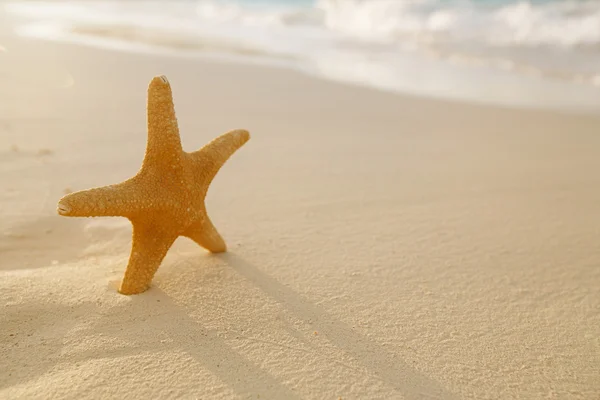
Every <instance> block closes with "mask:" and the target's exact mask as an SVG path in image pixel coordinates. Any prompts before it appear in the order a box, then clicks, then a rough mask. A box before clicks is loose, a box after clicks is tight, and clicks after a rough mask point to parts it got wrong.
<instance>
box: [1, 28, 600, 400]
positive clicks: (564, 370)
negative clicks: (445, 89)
mask: <svg viewBox="0 0 600 400" xmlns="http://www.w3.org/2000/svg"><path fill="white" fill-rule="evenodd" d="M0 45H2V46H4V47H5V48H6V51H2V52H0V88H1V95H0V218H1V220H0V221H1V222H0V224H1V225H0V398H2V399H87V398H90V399H91V398H94V399H98V398H105V399H108V398H122V397H127V398H140V399H142V398H161V399H167V398H182V399H230V398H241V399H258V398H260V399H300V398H302V399H338V398H342V399H367V398H368V399H426V398H432V399H510V398H523V399H540V398H555V399H595V398H599V397H600V379H599V377H600V289H599V288H600V268H599V262H600V247H598V243H599V241H600V228H599V227H600V213H599V212H598V210H599V205H600V157H599V156H598V149H600V118H599V117H597V116H586V115H568V114H563V113H558V112H548V111H536V110H511V109H501V108H493V107H484V106H476V105H468V104H459V103H448V102H442V101H435V100H429V99H418V98H413V97H405V96H401V95H396V94H391V93H382V92H377V91H372V90H367V89H362V88H358V87H349V86H344V85H340V84H335V83H329V82H324V81H319V80H316V79H312V78H310V77H307V76H304V75H301V74H297V73H294V72H291V71H286V70H281V69H273V68H268V67H264V66H250V65H241V64H228V63H225V62H220V61H215V60H213V61H211V60H199V59H191V58H178V57H159V56H153V55H150V54H127V53H123V52H113V51H109V50H101V49H93V48H87V47H80V46H75V45H67V44H57V43H42V42H34V41H32V42H29V41H25V40H22V39H17V38H15V37H13V36H11V35H9V34H7V32H2V34H0ZM158 74H166V75H167V76H168V77H169V79H170V81H171V84H172V86H173V90H174V95H175V103H176V109H177V115H178V118H179V124H180V128H181V133H182V140H183V146H184V149H186V150H187V151H190V150H195V149H197V148H199V147H201V146H202V145H204V144H205V143H206V142H208V141H209V140H211V139H212V138H213V137H215V136H217V135H219V134H221V133H224V132H226V131H227V130H229V129H234V128H245V129H248V130H249V131H250V132H251V134H252V139H251V140H250V142H248V143H247V144H246V145H245V146H244V148H242V149H241V150H240V151H239V152H237V153H236V154H235V155H234V156H233V157H232V158H231V159H230V160H229V162H228V163H227V164H226V165H225V167H224V168H223V169H222V170H221V172H220V173H219V174H218V175H217V178H216V179H215V181H214V182H213V184H212V186H211V189H210V191H209V194H208V198H207V207H208V211H209V214H210V215H211V218H212V219H213V222H214V223H215V225H216V226H217V227H218V229H219V231H220V232H221V234H222V235H223V236H224V238H225V240H226V241H227V243H228V245H229V248H230V251H229V252H228V253H226V254H222V255H209V254H208V253H206V251H204V250H203V249H202V248H200V247H198V246H197V245H195V244H194V243H193V242H191V241H189V240H187V239H184V238H180V239H179V240H178V241H177V242H176V243H175V245H174V247H173V248H172V249H171V251H170V252H169V254H168V256H167V258H166V259H165V261H164V262H163V265H162V266H161V268H160V269H159V271H158V273H157V275H156V277H155V279H154V283H153V286H152V288H151V289H150V290H149V291H148V292H146V293H144V294H142V295H137V296H131V297H127V296H123V295H120V294H118V293H117V291H116V287H117V284H118V282H119V281H120V279H121V277H122V275H123V272H124V268H125V265H126V262H127V258H128V255H129V249H130V240H131V238H130V235H131V226H130V225H129V223H128V221H127V220H123V219H119V218H99V219H76V218H64V217H59V216H58V215H57V214H56V211H55V207H56V202H57V201H58V199H59V198H60V197H61V196H62V195H63V194H64V193H65V191H69V190H80V189H85V188H89V187H93V186H98V185H105V184H110V183H116V182H119V181H121V180H123V179H126V178H128V177H130V176H132V175H133V174H135V172H136V171H137V169H138V168H139V166H140V163H141V160H142V157H143V152H144V147H145V141H146V137H145V95H146V93H145V90H146V86H147V84H148V81H149V80H150V79H151V77H153V76H155V75H158Z"/></svg>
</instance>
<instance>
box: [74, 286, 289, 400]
mask: <svg viewBox="0 0 600 400" xmlns="http://www.w3.org/2000/svg"><path fill="white" fill-rule="evenodd" d="M118 296H122V295H118ZM191 314H192V313H191V312H190V310H188V309H186V308H185V307H183V306H182V305H181V304H178V303H177V302H176V301H175V300H173V299H172V298H171V297H170V296H169V295H167V294H166V293H165V292H164V291H162V290H161V289H160V288H159V287H157V286H153V287H151V288H150V289H149V290H148V291H146V292H145V293H144V294H142V295H136V296H130V297H128V298H127V301H125V302H123V303H121V304H119V305H117V306H114V307H112V308H110V309H109V310H108V311H105V312H103V313H102V315H101V316H100V317H99V318H97V320H96V321H95V322H94V323H93V324H91V325H90V326H89V328H87V329H86V330H84V332H82V335H94V336H95V337H98V336H101V337H108V338H112V339H117V341H119V342H121V343H122V346H121V347H119V348H114V347H110V348H95V349H91V350H84V351H81V352H77V353H76V355H75V356H74V357H71V358H70V359H69V362H70V363H72V362H85V361H89V360H90V359H95V358H103V359H104V358H120V357H126V356H136V355H143V354H157V357H158V353H164V352H178V353H185V354H187V355H189V356H190V357H191V358H193V359H194V361H195V362H197V363H198V365H200V366H202V367H204V368H205V369H206V370H208V371H210V372H211V373H212V374H213V375H214V376H216V377H218V378H219V379H220V380H221V381H222V382H223V383H224V384H225V385H226V386H227V387H228V388H230V389H231V390H233V391H234V392H235V393H236V394H237V395H238V396H240V397H243V398H247V397H248V396H250V395H252V397H253V398H254V396H255V395H257V394H261V395H264V392H265V390H267V391H268V394H269V396H271V397H272V398H282V399H291V400H294V399H300V397H299V396H298V394H297V393H295V392H293V391H292V390H291V389H289V388H288V387H286V386H285V385H283V384H282V383H281V382H279V381H277V379H276V378H275V377H273V376H272V375H270V374H268V373H267V372H265V371H264V370H263V369H261V368H260V367H259V366H258V365H255V364H254V363H252V362H251V361H249V360H248V359H246V358H244V357H243V356H241V355H240V354H239V353H238V352H237V351H236V350H235V349H233V348H232V347H231V346H230V345H229V344H227V342H226V341H225V339H224V338H223V337H221V335H220V334H219V332H217V331H215V330H213V329H208V328H206V327H204V326H203V325H202V324H201V323H199V322H198V321H197V320H196V319H194V318H193V317H192V316H191ZM124 315H128V316H134V318H132V319H124V318H123V316H124ZM112 346H114V345H112ZM166 372H167V371H165V375H167V374H166ZM172 372H173V373H177V371H172ZM158 379H161V378H160V377H158ZM164 384H165V385H168V384H169V382H168V381H166V380H165V383H164ZM265 387H266V388H267V389H265ZM188 395H190V396H191V395H196V396H199V397H202V398H204V395H205V393H203V392H200V393H188Z"/></svg>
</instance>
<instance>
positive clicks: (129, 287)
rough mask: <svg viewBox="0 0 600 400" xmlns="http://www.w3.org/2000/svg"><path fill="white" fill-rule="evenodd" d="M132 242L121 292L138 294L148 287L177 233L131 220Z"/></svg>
mask: <svg viewBox="0 0 600 400" xmlns="http://www.w3.org/2000/svg"><path fill="white" fill-rule="evenodd" d="M132 223H133V244H132V247H131V254H130V256H129V263H128V264H127V269H126V270H125V276H124V277H123V281H122V282H121V286H120V288H119V292H120V293H121V294H126V295H130V294H138V293H142V292H144V291H146V290H147V289H148V288H149V287H150V283H151V282H152V278H154V274H155V273H156V271H157V270H158V267H159V266H160V263H161V262H162V260H163V258H164V257H165V255H166V254H167V251H168V250H169V248H171V246H172V245H173V242H175V239H177V236H178V235H177V234H176V233H174V232H172V231H169V230H165V229H164V228H161V226H160V225H155V224H152V223H148V222H133V221H132Z"/></svg>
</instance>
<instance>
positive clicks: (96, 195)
mask: <svg viewBox="0 0 600 400" xmlns="http://www.w3.org/2000/svg"><path fill="white" fill-rule="evenodd" d="M147 108H148V109H147V112H148V143H147V146H146V154H145V156H144V161H143V163H142V167H141V169H140V170H139V172H138V173H137V174H136V175H135V176H134V177H132V178H130V179H128V180H126V181H124V182H122V183H119V184H115V185H110V186H105V187H100V188H93V189H89V190H83V191H80V192H76V193H71V194H69V195H67V196H65V197H63V198H62V199H61V200H60V201H59V202H58V210H57V211H58V213H59V214H60V215H63V216H68V217H107V216H119V217H126V218H128V219H129V220H130V221H131V223H132V225H133V244H132V248H131V255H130V257H129V263H128V264H127V269H126V271H125V276H124V278H123V281H122V282H121V286H120V288H119V292H120V293H122V294H127V295H130V294H137V293H142V292H144V291H146V290H147V289H148V288H149V287H150V283H151V282H152V278H153V277H154V274H155V273H156V271H157V269H158V267H159V266H160V264H161V262H162V260H163V258H164V257H165V255H166V254H167V251H168V250H169V248H170V247H171V245H172V244H173V242H175V239H177V238H178V237H179V236H186V237H188V238H190V239H192V240H194V241H195V242H196V243H198V244H199V245H200V246H202V247H204V248H205V249H207V250H208V251H210V252H213V253H219V252H224V251H226V245H225V242H224V241H223V239H222V238H221V236H220V235H219V233H218V232H217V230H216V229H215V227H214V226H213V224H212V223H211V221H210V219H209V218H208V215H207V213H206V206H205V205H204V199H205V197H206V193H207V191H208V187H209V185H210V183H211V182H212V180H213V178H214V177H215V175H216V174H217V172H218V171H219V169H220V168H221V166H222V165H223V164H224V163H225V162H226V161H227V159H229V157H230V156H231V155H232V154H233V153H234V152H235V151H236V150H237V149H239V148H240V147H241V146H242V145H243V144H244V143H246V142H247V141H248V140H249V139H250V134H249V133H248V131H245V130H234V131H231V132H228V133H226V134H224V135H222V136H220V137H218V138H216V139H214V140H213V141H212V142H210V143H208V144H207V145H206V146H204V147H203V148H202V149H200V150H198V151H195V152H193V153H186V152H185V151H183V149H182V147H181V139H180V136H179V128H178V125H177V119H176V117H175V108H174V105H173V95H172V93H171V86H170V84H169V82H168V81H167V78H166V77H164V76H160V77H155V78H154V79H152V81H151V82H150V85H149V87H148V107H147Z"/></svg>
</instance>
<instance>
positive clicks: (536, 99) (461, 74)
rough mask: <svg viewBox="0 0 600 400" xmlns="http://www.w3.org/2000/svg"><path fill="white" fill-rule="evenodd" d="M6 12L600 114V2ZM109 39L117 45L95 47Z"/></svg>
mask: <svg viewBox="0 0 600 400" xmlns="http://www.w3.org/2000/svg"><path fill="white" fill-rule="evenodd" d="M7 9H8V10H9V12H12V13H15V14H19V15H21V16H25V17H26V18H27V19H28V24H26V25H25V26H23V27H22V28H23V29H22V30H21V32H23V33H25V34H29V35H33V36H37V37H41V38H45V39H56V40H69V39H73V38H75V37H77V39H78V40H79V41H81V40H83V41H85V40H86V37H87V39H89V40H88V43H90V44H92V43H96V44H98V43H102V44H103V45H111V43H112V44H113V45H114V47H120V48H124V47H123V45H124V42H129V44H130V45H131V46H133V47H134V46H136V45H142V44H143V45H144V46H146V48H147V47H148V45H151V44H152V43H153V41H156V42H158V40H155V39H157V38H160V43H161V45H162V46H164V45H165V38H167V39H168V40H167V41H166V42H168V41H171V42H172V43H173V44H174V46H173V48H179V49H180V50H181V51H185V52H187V53H197V54H198V55H206V53H227V54H229V55H237V56H240V58H244V57H246V58H248V57H254V58H261V59H262V60H263V61H264V60H267V61H268V60H271V61H273V62H280V63H284V64H287V65H289V66H291V67H293V68H297V69H300V70H302V71H305V72H308V73H311V74H315V75H319V76H322V77H326V78H329V79H336V80H342V81H347V82H353V83H357V84H362V85H368V86H373V87H377V88H380V89H386V90H396V91H400V92H410V93H416V94H420V95H427V96H437V97H451V98H463V99H467V100H475V101H490V102H495V103H504V104H514V105H534V106H535V105H549V106H557V107H563V108H564V107H571V108H573V107H575V108H576V107H587V108H596V109H600V0H590V1H575V0H555V1H550V0H537V1H515V0H505V1H500V0H227V1H226V0H199V1H196V0H178V1H173V0H171V1H167V0H162V1H158V0H157V1H145V0H130V1H92V0H86V1H72V2H65V1H56V0H55V1H51V2H47V3H39V2H36V3H29V2H27V1H20V2H18V3H13V4H9V6H8V7H7ZM109 30H112V34H111V35H110V39H106V40H102V41H98V40H92V39H94V38H92V37H91V36H98V35H97V33H99V32H107V31H109ZM73 31H76V32H78V33H77V34H74V33H73ZM82 32H83V33H85V34H83V33H82ZM120 33H122V35H121V36H122V38H121V40H118V38H119V35H120ZM96 39H98V38H97V37H96ZM117 42H119V43H117ZM182 43H183V44H185V46H177V45H178V44H182ZM194 43H196V44H197V46H195V45H194ZM125 47H126V46H125ZM251 55H253V56H251Z"/></svg>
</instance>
